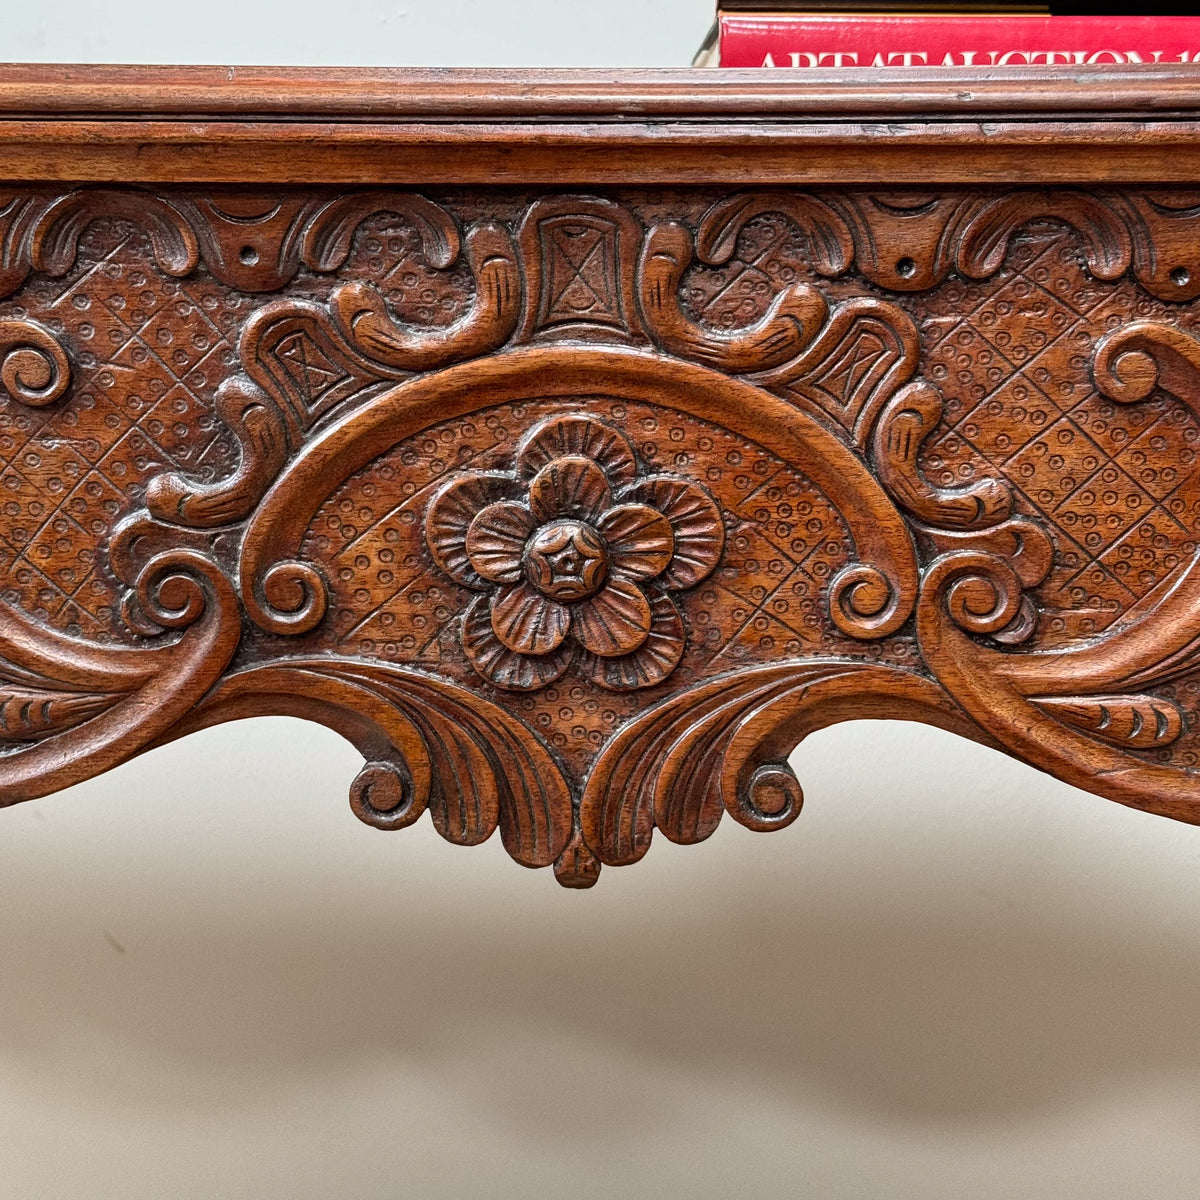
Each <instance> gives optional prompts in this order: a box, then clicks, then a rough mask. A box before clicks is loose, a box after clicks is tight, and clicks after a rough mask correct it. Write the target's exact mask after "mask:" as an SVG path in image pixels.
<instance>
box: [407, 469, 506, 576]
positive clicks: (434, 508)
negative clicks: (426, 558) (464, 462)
mask: <svg viewBox="0 0 1200 1200" xmlns="http://www.w3.org/2000/svg"><path fill="white" fill-rule="evenodd" d="M518 490H519V489H518V488H517V486H516V484H515V482H514V481H513V480H512V479H510V478H509V477H508V476H507V475H499V474H496V473H494V472H485V471H475V472H472V473H471V474H468V475H459V476H458V477H457V478H455V479H453V480H451V481H450V483H448V484H447V485H446V486H445V487H444V488H442V490H441V491H440V492H438V494H437V495H436V496H435V497H434V499H433V503H432V504H431V505H430V506H429V513H428V515H427V516H426V518H425V533H426V541H427V542H428V544H429V553H430V554H432V555H433V561H434V562H435V563H437V565H438V566H439V567H440V568H441V569H442V570H443V571H445V572H446V574H447V575H449V576H450V578H451V579H453V580H454V581H455V583H461V584H463V585H464V586H465V587H470V588H486V587H487V586H488V585H487V581H486V580H485V579H483V578H481V577H480V576H479V575H478V574H477V573H476V571H475V569H474V568H473V567H472V566H471V560H470V558H469V557H468V556H467V532H468V531H469V529H470V527H471V522H472V521H474V519H475V518H476V516H477V515H479V513H480V510H481V509H484V508H486V507H487V506H489V505H491V504H495V503H496V502H497V501H499V500H503V499H506V498H508V497H510V496H512V495H514V494H515V493H516V492H517V491H518Z"/></svg>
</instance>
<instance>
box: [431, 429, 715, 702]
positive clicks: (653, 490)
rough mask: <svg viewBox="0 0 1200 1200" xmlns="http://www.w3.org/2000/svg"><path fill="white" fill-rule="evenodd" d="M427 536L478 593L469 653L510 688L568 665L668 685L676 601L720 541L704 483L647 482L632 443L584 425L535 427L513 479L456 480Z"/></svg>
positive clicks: (617, 681) (708, 564)
mask: <svg viewBox="0 0 1200 1200" xmlns="http://www.w3.org/2000/svg"><path fill="white" fill-rule="evenodd" d="M425 531H426V539H427V542H428V545H429V550H430V553H431V554H432V555H433V558H434V560H435V562H436V563H437V565H438V566H439V567H440V568H441V569H442V570H443V571H444V572H445V573H446V574H447V575H448V576H449V577H450V578H451V579H453V580H454V581H455V582H456V583H459V584H462V585H463V586H464V587H468V588H472V589H475V590H478V591H479V592H480V593H481V595H480V596H479V597H477V598H476V600H475V601H474V602H473V603H472V604H471V606H470V607H469V608H468V610H467V612H466V614H465V616H464V619H463V631H462V648H463V652H464V654H465V655H466V657H467V659H468V661H469V662H470V663H471V665H472V666H473V667H474V668H475V670H476V671H477V672H478V673H479V674H480V675H481V676H482V677H483V678H484V679H486V680H487V681H488V682H489V683H492V684H495V685H496V686H497V687H501V688H508V689H512V690H514V691H532V690H534V689H537V688H541V687H544V686H546V685H547V684H550V683H552V682H553V681H554V680H556V679H558V678H560V677H561V676H562V675H563V674H565V673H566V672H567V671H568V670H570V669H572V668H573V669H574V670H575V671H577V672H578V673H579V674H580V675H581V676H582V677H584V678H586V679H588V680H591V681H592V682H593V683H596V684H598V685H599V686H601V687H604V688H609V689H611V690H613V691H633V690H636V689H639V688H647V687H653V686H654V685H655V684H657V683H661V682H662V681H663V680H664V679H666V678H667V676H668V675H670V674H671V672H672V671H674V670H675V668H676V667H677V666H678V665H679V661H680V659H681V658H682V657H683V652H684V649H685V645H686V638H685V631H684V624H683V618H682V616H681V614H680V612H679V608H678V606H677V605H676V603H675V601H674V600H673V599H672V597H671V594H670V593H672V592H677V591H680V590H683V589H686V588H691V587H694V586H695V585H696V584H698V583H700V582H701V581H702V580H703V579H705V578H707V576H708V575H709V574H710V573H711V572H712V570H713V568H714V567H715V566H716V565H717V562H718V561H719V560H720V557H721V551H722V548H723V546H724V541H725V535H724V528H723V526H722V523H721V514H720V511H719V509H718V508H717V505H716V503H715V501H714V500H713V499H712V497H711V496H710V495H709V494H708V493H707V492H706V491H705V490H704V489H703V488H702V487H700V486H699V485H698V484H696V483H693V482H691V481H690V480H686V479H681V478H677V477H675V476H671V475H665V474H654V475H646V476H643V477H641V478H639V477H638V467H637V462H636V460H635V458H634V454H633V449H632V447H631V446H630V444H629V442H628V440H627V439H626V438H625V437H624V436H623V435H622V434H621V433H620V432H618V431H617V430H616V429H613V428H611V427H610V426H608V425H604V424H602V423H601V422H599V421H595V420H592V419H590V418H587V417H577V416H567V417H559V418H555V419H553V420H549V421H545V422H543V423H542V424H541V425H539V426H538V427H537V428H536V429H534V430H533V432H532V433H531V434H530V436H529V437H528V439H527V440H526V441H525V442H524V444H523V445H522V446H521V447H520V449H519V451H518V453H517V456H516V471H515V473H514V474H512V475H506V474H500V473H497V472H485V471H472V472H464V473H462V474H460V475H458V476H456V477H455V478H453V479H451V480H450V482H449V483H447V484H446V485H445V487H443V488H442V489H441V491H440V492H439V493H438V495H437V496H436V497H435V499H434V501H433V503H432V504H431V505H430V508H429V512H428V516H427V518H426V526H425Z"/></svg>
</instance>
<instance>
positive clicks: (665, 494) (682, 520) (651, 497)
mask: <svg viewBox="0 0 1200 1200" xmlns="http://www.w3.org/2000/svg"><path fill="white" fill-rule="evenodd" d="M621 499H622V500H626V501H632V502H634V503H637V504H644V505H647V506H648V507H650V508H654V509H657V510H658V511H659V512H660V513H662V515H663V516H664V517H665V518H666V519H667V520H668V521H669V522H670V525H671V530H672V532H673V533H674V535H675V549H674V553H673V554H672V556H671V561H670V562H669V563H668V564H667V566H666V568H665V569H664V572H663V575H662V577H661V579H660V580H659V582H660V583H661V584H662V585H663V586H664V587H667V588H670V589H672V590H673V591H678V590H680V589H683V588H690V587H695V586H696V584H698V583H699V582H700V581H701V580H703V579H706V578H707V577H708V576H709V574H710V573H711V572H712V569H713V568H714V567H715V566H716V565H717V563H718V562H719V561H720V559H721V552H722V551H723V550H724V549H725V526H724V525H723V524H722V522H721V511H720V509H718V508H717V504H716V501H715V500H713V498H712V497H711V496H710V495H709V494H708V493H707V492H706V491H705V490H704V489H703V488H702V487H700V486H699V484H695V483H692V482H691V481H690V480H687V479H676V478H675V477H673V476H670V475H651V476H649V477H647V478H646V479H641V480H639V481H638V482H637V483H635V484H634V485H633V487H631V488H627V489H626V490H625V492H624V493H623V494H622V496H621Z"/></svg>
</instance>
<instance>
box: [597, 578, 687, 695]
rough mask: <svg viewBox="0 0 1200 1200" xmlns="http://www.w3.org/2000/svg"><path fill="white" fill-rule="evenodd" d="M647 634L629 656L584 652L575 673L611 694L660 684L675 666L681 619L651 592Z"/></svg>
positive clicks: (679, 654)
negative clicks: (608, 655) (610, 655)
mask: <svg viewBox="0 0 1200 1200" xmlns="http://www.w3.org/2000/svg"><path fill="white" fill-rule="evenodd" d="M648 599H649V603H650V632H649V634H647V636H646V638H645V640H644V641H643V642H642V644H641V645H640V646H639V647H638V648H637V649H636V650H635V651H634V652H633V653H632V654H624V655H621V656H620V657H607V656H603V655H599V654H590V653H584V654H581V655H580V656H579V665H578V670H579V673H580V674H581V675H582V676H583V677H584V678H585V679H590V680H591V681H592V682H593V683H595V684H597V685H599V686H600V687H602V688H608V690H609V691H613V692H632V691H636V690H637V689H639V688H646V687H653V686H654V685H655V684H656V683H661V682H662V681H663V680H664V679H666V677H667V676H668V675H670V674H671V672H672V671H674V670H675V668H676V667H677V666H679V661H680V659H682V658H683V651H684V648H685V645H686V634H685V631H684V627H683V617H682V616H681V615H680V612H679V609H678V608H677V607H676V605H675V601H674V600H672V599H671V597H670V596H668V595H667V594H666V593H665V592H661V591H659V590H658V589H657V588H654V589H651V591H650V595H649V596H648Z"/></svg>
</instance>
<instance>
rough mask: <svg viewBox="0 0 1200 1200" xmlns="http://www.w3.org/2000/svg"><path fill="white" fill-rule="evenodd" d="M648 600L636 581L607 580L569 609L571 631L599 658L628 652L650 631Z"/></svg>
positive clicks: (638, 644) (636, 646)
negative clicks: (589, 597) (588, 597)
mask: <svg viewBox="0 0 1200 1200" xmlns="http://www.w3.org/2000/svg"><path fill="white" fill-rule="evenodd" d="M650 623H651V614H650V602H649V601H648V600H647V599H646V596H645V594H644V593H643V592H642V590H641V588H639V587H638V586H637V585H636V584H634V583H630V582H628V581H627V580H625V579H620V578H616V579H610V580H609V581H608V583H607V584H606V585H605V586H604V587H603V588H601V590H600V591H599V592H598V593H597V594H596V595H595V596H593V597H592V598H591V599H590V600H584V601H582V602H581V603H579V604H576V605H575V606H574V607H573V608H572V609H571V632H572V633H573V634H574V635H575V637H576V638H577V639H578V640H579V642H580V644H581V645H582V646H583V647H584V648H585V649H587V650H590V651H591V652H592V653H593V654H598V655H600V656H601V657H602V658H613V657H616V656H618V655H621V654H630V653H632V652H633V651H634V650H636V649H637V648H638V647H639V646H640V645H641V644H642V643H643V642H644V641H645V640H646V635H647V634H648V633H649V632H650Z"/></svg>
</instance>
